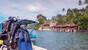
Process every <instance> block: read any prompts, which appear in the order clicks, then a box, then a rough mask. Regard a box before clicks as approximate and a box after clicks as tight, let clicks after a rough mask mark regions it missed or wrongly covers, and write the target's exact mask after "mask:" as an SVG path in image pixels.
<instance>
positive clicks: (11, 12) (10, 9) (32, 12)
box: [0, 0, 84, 20]
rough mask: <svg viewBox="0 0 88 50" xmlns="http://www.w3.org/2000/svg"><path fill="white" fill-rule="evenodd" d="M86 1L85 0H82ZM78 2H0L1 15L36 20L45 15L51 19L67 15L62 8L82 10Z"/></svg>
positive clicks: (36, 0) (32, 0)
mask: <svg viewBox="0 0 88 50" xmlns="http://www.w3.org/2000/svg"><path fill="white" fill-rule="evenodd" d="M82 1H84V0H82ZM82 7H84V5H82V6H79V5H78V0H0V13H2V14H4V15H5V16H20V17H19V18H23V19H31V20H36V15H38V14H43V15H45V16H47V18H51V17H52V16H55V15H57V14H65V13H66V11H64V12H63V11H62V8H65V9H66V10H67V9H68V8H82Z"/></svg>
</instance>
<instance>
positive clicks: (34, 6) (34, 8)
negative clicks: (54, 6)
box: [25, 3, 47, 13]
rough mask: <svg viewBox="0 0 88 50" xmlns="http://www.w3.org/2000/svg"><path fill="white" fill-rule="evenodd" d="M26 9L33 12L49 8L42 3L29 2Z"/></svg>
mask: <svg viewBox="0 0 88 50" xmlns="http://www.w3.org/2000/svg"><path fill="white" fill-rule="evenodd" d="M25 9H26V10H27V11H29V12H33V13H41V12H44V11H46V10H47V8H46V7H44V5H42V4H40V3H33V4H29V5H27V6H26V7H25Z"/></svg>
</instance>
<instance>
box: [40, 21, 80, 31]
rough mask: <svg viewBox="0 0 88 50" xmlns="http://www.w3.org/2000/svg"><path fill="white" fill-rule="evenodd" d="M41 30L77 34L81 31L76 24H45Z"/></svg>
mask: <svg viewBox="0 0 88 50" xmlns="http://www.w3.org/2000/svg"><path fill="white" fill-rule="evenodd" d="M41 30H47V31H58V32H77V31H79V26H78V25H75V24H65V25H60V24H56V25H55V24H48V23H46V24H43V25H42V27H41Z"/></svg>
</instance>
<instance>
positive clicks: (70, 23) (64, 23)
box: [35, 6, 88, 32]
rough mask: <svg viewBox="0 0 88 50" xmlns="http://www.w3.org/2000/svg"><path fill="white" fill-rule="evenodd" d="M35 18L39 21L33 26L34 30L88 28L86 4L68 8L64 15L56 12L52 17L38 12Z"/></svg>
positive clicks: (73, 30) (70, 30)
mask: <svg viewBox="0 0 88 50" xmlns="http://www.w3.org/2000/svg"><path fill="white" fill-rule="evenodd" d="M63 11H64V10H63ZM37 20H38V22H39V23H38V24H37V25H36V27H35V29H36V30H48V31H59V32H77V31H81V30H88V6H86V7H85V8H82V9H77V8H74V9H68V10H67V14H66V15H61V14H57V15H56V16H53V17H52V19H47V18H46V17H45V16H44V15H42V14H39V15H38V16H37Z"/></svg>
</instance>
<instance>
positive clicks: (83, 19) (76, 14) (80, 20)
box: [53, 6, 88, 30]
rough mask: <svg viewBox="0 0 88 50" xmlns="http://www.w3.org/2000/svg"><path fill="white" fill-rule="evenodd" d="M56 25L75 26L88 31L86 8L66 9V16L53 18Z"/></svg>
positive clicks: (87, 8)
mask: <svg viewBox="0 0 88 50" xmlns="http://www.w3.org/2000/svg"><path fill="white" fill-rule="evenodd" d="M53 20H54V21H56V22H57V23H58V24H66V23H67V24H71V23H74V24H77V25H79V26H80V29H86V30H87V29H88V6H87V7H86V8H83V9H76V8H75V9H72V10H71V9H68V10H67V14H66V16H61V15H58V16H56V17H53Z"/></svg>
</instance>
